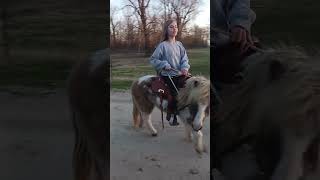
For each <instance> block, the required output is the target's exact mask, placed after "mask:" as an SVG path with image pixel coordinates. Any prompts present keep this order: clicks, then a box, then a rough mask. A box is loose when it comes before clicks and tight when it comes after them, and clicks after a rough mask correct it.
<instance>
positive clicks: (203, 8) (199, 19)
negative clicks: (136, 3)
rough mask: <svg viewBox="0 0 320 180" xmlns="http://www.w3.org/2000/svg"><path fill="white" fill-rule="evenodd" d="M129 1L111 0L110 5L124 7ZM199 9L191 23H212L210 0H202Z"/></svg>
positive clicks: (207, 24) (206, 24) (200, 24)
mask: <svg viewBox="0 0 320 180" xmlns="http://www.w3.org/2000/svg"><path fill="white" fill-rule="evenodd" d="M127 2H128V1H127V0H111V1H110V6H111V7H113V6H116V7H123V6H124V4H127ZM151 2H152V1H151ZM199 11H200V13H199V14H198V15H197V16H196V18H195V19H194V20H193V21H192V22H190V23H191V24H193V23H194V24H197V25H199V26H202V27H203V26H209V25H210V0H201V5H200V7H199Z"/></svg>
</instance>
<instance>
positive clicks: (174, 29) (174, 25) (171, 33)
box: [168, 21, 178, 37]
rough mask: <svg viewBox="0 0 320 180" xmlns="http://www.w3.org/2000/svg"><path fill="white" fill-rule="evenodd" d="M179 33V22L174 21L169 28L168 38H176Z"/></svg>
mask: <svg viewBox="0 0 320 180" xmlns="http://www.w3.org/2000/svg"><path fill="white" fill-rule="evenodd" d="M177 33H178V26H177V22H175V21H173V22H172V23H171V24H169V26H168V36H169V37H175V36H176V35H177Z"/></svg>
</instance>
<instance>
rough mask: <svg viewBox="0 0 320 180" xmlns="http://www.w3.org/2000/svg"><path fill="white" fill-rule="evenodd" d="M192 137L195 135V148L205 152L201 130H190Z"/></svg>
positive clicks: (199, 151)
mask: <svg viewBox="0 0 320 180" xmlns="http://www.w3.org/2000/svg"><path fill="white" fill-rule="evenodd" d="M192 132H193V137H195V138H194V139H195V149H196V151H197V152H198V153H202V152H205V148H204V145H203V134H202V131H200V130H199V131H192Z"/></svg>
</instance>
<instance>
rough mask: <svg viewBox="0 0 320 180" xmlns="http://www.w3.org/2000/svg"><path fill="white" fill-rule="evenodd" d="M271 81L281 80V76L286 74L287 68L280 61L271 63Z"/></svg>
mask: <svg viewBox="0 0 320 180" xmlns="http://www.w3.org/2000/svg"><path fill="white" fill-rule="evenodd" d="M269 68H270V69H269V70H270V71H269V72H270V80H271V81H273V80H277V79H279V78H281V76H282V75H283V73H285V72H286V67H285V65H284V64H282V63H281V62H280V61H278V60H272V61H271V62H270V67H269Z"/></svg>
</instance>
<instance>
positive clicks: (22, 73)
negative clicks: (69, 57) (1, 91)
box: [0, 62, 73, 88]
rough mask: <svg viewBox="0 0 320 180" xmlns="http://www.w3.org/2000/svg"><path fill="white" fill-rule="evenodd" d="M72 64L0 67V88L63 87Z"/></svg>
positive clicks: (52, 63) (50, 63) (32, 64)
mask: <svg viewBox="0 0 320 180" xmlns="http://www.w3.org/2000/svg"><path fill="white" fill-rule="evenodd" d="M72 64H73V63H68V62H63V63H62V62H46V63H30V64H29V63H28V64H14V65H7V66H0V86H1V87H5V86H32V87H46V88H57V87H65V80H66V78H67V76H68V74H69V71H70V69H71V67H72Z"/></svg>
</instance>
